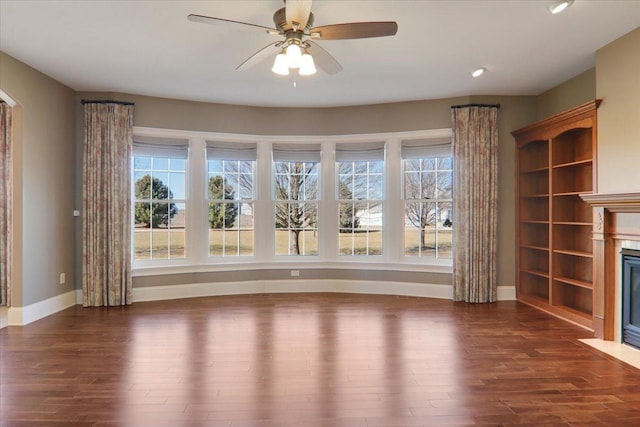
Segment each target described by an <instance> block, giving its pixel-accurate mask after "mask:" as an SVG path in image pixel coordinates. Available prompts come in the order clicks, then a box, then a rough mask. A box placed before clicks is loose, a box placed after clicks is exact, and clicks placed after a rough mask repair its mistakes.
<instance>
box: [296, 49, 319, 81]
mask: <svg viewBox="0 0 640 427" xmlns="http://www.w3.org/2000/svg"><path fill="white" fill-rule="evenodd" d="M298 73H299V74H300V75H301V76H310V75H313V74H315V73H316V64H315V63H314V62H313V56H311V55H309V54H308V53H305V54H304V55H302V58H301V59H300V70H299V71H298Z"/></svg>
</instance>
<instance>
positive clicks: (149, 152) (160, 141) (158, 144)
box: [130, 137, 191, 268]
mask: <svg viewBox="0 0 640 427" xmlns="http://www.w3.org/2000/svg"><path fill="white" fill-rule="evenodd" d="M186 142H187V140H184V139H170V138H169V139H165V138H162V137H157V138H145V137H141V138H134V148H133V149H132V151H131V162H130V165H131V189H130V191H131V193H130V200H131V212H130V215H131V231H132V234H131V246H130V247H131V265H132V268H137V267H146V266H173V265H182V264H184V263H185V262H188V261H187V260H188V259H189V257H190V255H191V254H190V252H191V251H190V248H189V237H188V235H189V228H190V226H189V222H188V220H187V217H188V215H189V211H190V209H191V207H190V197H189V161H188V159H189V151H190V149H189V146H188V145H187V147H186V157H185V158H182V157H178V156H173V157H172V156H171V154H172V153H175V152H176V151H179V150H180V149H179V148H176V149H175V150H173V149H171V147H174V146H175V147H180V146H183V145H184V144H185V143H186ZM137 144H141V145H147V147H144V148H136V147H138V145H137ZM154 146H155V150H157V151H155V152H156V153H159V154H160V155H154V154H153V152H154ZM165 147H166V148H167V151H166V153H164V155H163V153H162V151H163V148H165ZM135 157H147V158H151V159H152V160H151V161H152V162H153V158H161V159H167V161H168V164H169V165H170V159H179V160H184V162H185V163H184V164H185V166H184V172H183V173H184V181H185V189H184V191H185V194H184V196H185V198H184V199H176V198H173V197H172V198H170V199H169V198H167V199H157V200H156V199H152V198H149V199H137V198H136V194H135V184H136V181H135V172H136V169H135V163H134V162H135ZM149 171H151V172H152V171H154V169H153V167H151V169H149ZM163 172H166V173H167V174H171V172H172V170H171V169H170V167H169V166H168V168H167V170H166V171H165V170H163ZM175 172H177V171H175ZM180 172H182V171H180ZM151 176H152V177H153V173H151ZM167 185H169V184H167ZM165 200H166V203H168V204H169V205H171V203H181V204H184V209H185V227H184V242H185V245H184V257H179V258H171V257H170V253H169V256H168V257H167V258H158V259H136V258H135V250H136V249H135V231H136V222H135V205H136V203H147V202H149V203H152V204H153V203H154V201H156V202H160V203H165ZM170 230H171V228H170V227H169V228H168V229H167V232H168V233H170ZM150 232H153V228H151V229H150ZM169 248H170V245H169ZM169 251H170V249H169Z"/></svg>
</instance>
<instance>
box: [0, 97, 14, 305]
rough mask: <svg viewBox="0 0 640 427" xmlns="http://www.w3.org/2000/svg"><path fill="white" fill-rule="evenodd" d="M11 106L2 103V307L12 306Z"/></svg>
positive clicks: (0, 290)
mask: <svg viewBox="0 0 640 427" xmlns="http://www.w3.org/2000/svg"><path fill="white" fill-rule="evenodd" d="M12 197H13V181H12V173H11V106H10V105H9V104H7V103H5V102H0V305H11V286H10V285H9V283H10V282H11V212H12V206H11V201H12V200H13V198H12Z"/></svg>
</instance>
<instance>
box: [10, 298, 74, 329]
mask: <svg viewBox="0 0 640 427" xmlns="http://www.w3.org/2000/svg"><path fill="white" fill-rule="evenodd" d="M78 292H80V295H82V292H81V291H77V290H73V291H69V292H67V293H64V294H60V295H56V296H55V297H52V298H49V299H46V300H43V301H38V302H36V303H35V304H30V305H27V306H25V307H9V309H8V310H7V325H8V326H24V325H28V324H29V323H31V322H35V321H36V320H40V319H42V318H43V317H47V316H50V315H52V314H53V313H57V312H58V311H61V310H64V309H65V308H69V307H71V306H72V305H75V304H76V300H77V294H78Z"/></svg>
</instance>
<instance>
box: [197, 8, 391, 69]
mask: <svg viewBox="0 0 640 427" xmlns="http://www.w3.org/2000/svg"><path fill="white" fill-rule="evenodd" d="M284 3H285V7H283V8H281V9H278V10H277V11H276V12H275V13H274V14H273V22H274V24H275V28H270V27H265V26H263V25H258V24H251V23H248V22H241V21H234V20H231V19H225V18H215V17H213V16H204V15H195V14H191V15H189V16H188V17H187V19H189V21H192V22H200V23H204V24H214V25H215V24H220V23H222V24H225V23H226V24H240V25H244V26H246V27H253V28H254V29H257V30H260V31H264V32H266V33H267V34H269V35H272V36H280V37H284V40H279V41H275V42H273V43H270V44H268V45H267V46H265V47H263V48H262V49H260V50H258V51H257V52H255V53H254V54H253V55H251V56H250V57H249V58H247V59H246V60H245V61H244V62H242V63H241V64H240V65H238V66H237V67H236V70H240V69H245V68H249V67H250V66H251V65H254V64H257V63H258V62H260V60H262V59H263V58H265V57H267V56H268V55H272V54H273V53H275V52H276V51H277V52H279V53H278V54H277V55H276V58H275V62H274V64H273V68H272V71H273V72H274V73H276V74H281V75H287V74H289V70H290V69H297V70H298V74H300V75H310V74H314V73H315V72H316V68H315V65H316V64H317V65H318V67H320V68H321V69H322V70H324V71H325V72H326V73H328V74H336V73H338V72H340V71H341V70H342V65H340V64H339V63H338V61H336V59H335V58H334V57H333V56H331V54H329V52H327V51H326V50H324V49H323V48H322V47H320V46H319V45H318V44H317V43H315V42H314V41H313V40H346V39H362V38H369V37H384V36H393V35H395V34H396V32H397V31H398V24H397V23H396V22H394V21H378V22H351V23H345V24H332V25H322V26H319V27H312V25H313V18H314V16H313V13H311V0H284ZM314 58H315V61H314Z"/></svg>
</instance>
